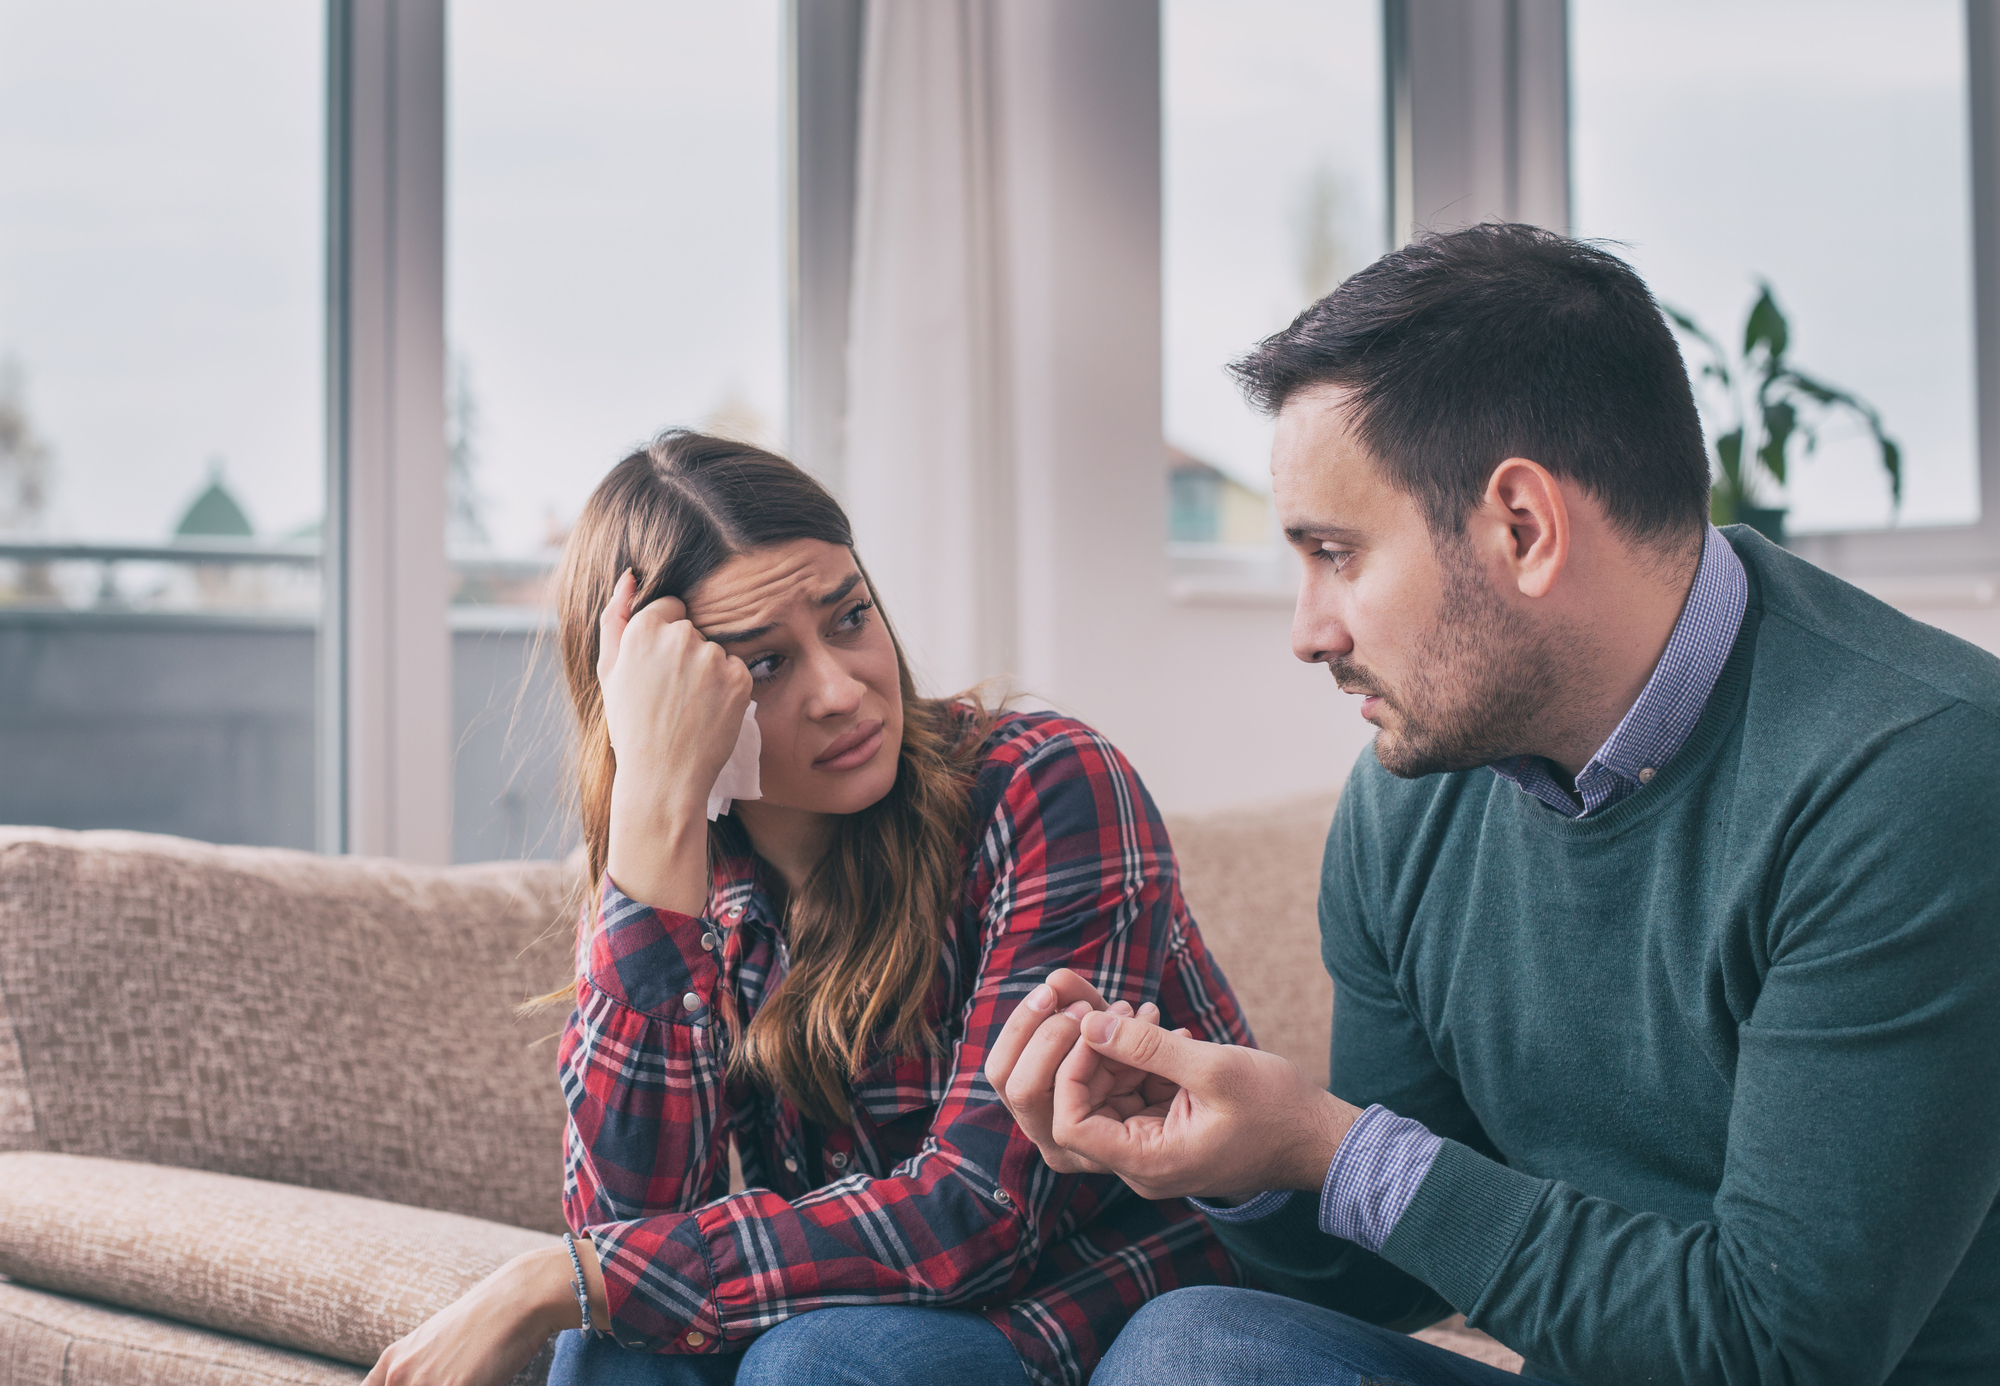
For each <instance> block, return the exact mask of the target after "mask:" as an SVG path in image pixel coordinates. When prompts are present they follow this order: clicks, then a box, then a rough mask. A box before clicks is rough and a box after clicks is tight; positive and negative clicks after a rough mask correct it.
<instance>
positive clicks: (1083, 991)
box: [986, 967, 1104, 1095]
mask: <svg viewBox="0 0 2000 1386" xmlns="http://www.w3.org/2000/svg"><path fill="white" fill-rule="evenodd" d="M1078 1001H1088V1002H1089V1003H1090V1008H1091V1009H1092V1010H1094V1011H1101V1010H1103V1009H1104V997H1103V995H1102V994H1101V993H1100V992H1099V991H1098V990H1097V988H1096V987H1094V986H1092V985H1091V984H1090V983H1089V982H1088V981H1087V980H1086V979H1085V978H1084V977H1083V976H1082V975H1081V974H1079V973H1076V972H1072V971H1071V970H1070V969H1069V968H1067V967H1059V968H1057V969H1056V970H1055V971H1053V972H1051V973H1050V974H1049V975H1048V976H1047V977H1046V978H1045V979H1044V980H1043V981H1042V984H1041V985H1040V986H1038V987H1036V988H1035V989H1034V990H1033V991H1031V992H1029V993H1028V994H1027V995H1026V996H1024V997H1022V998H1021V1003H1020V1004H1019V1005H1018V1006H1016V1007H1014V1011H1013V1014H1011V1015H1009V1016H1008V1017H1007V1023H1006V1024H1005V1025H1003V1026H1001V1027H1000V1034H999V1036H998V1037H997V1038H996V1039H995V1040H994V1041H993V1047H992V1048H991V1049H989V1050H987V1051H986V1081H987V1082H989V1083H991V1084H992V1085H993V1089H994V1091H995V1092H999V1093H1002V1094H1003V1095H1004V1094H1005V1092H1006V1088H1007V1076H1008V1074H1010V1073H1012V1072H1013V1071H1014V1065H1015V1064H1016V1063H1017V1062H1019V1061H1020V1057H1021V1050H1022V1048H1023V1047H1025V1046H1026V1044H1027V1043H1028V1037H1029V1036H1030V1035H1032V1034H1034V1032H1035V1029H1036V1027H1038V1026H1039V1025H1040V1024H1041V1023H1042V1022H1043V1021H1045V1020H1047V1019H1048V1018H1049V1017H1050V1016H1052V1015H1054V1014H1055V1013H1056V1012H1058V1011H1061V1010H1066V1009H1067V1008H1069V1007H1070V1006H1072V1005H1075V1004H1076V1003H1077V1002H1078Z"/></svg>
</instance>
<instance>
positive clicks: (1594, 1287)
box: [1383, 705, 2000, 1386]
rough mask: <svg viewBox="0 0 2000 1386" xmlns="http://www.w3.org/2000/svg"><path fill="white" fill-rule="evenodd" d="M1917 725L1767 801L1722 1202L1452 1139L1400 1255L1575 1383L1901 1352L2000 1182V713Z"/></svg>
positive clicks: (1832, 1378)
mask: <svg viewBox="0 0 2000 1386" xmlns="http://www.w3.org/2000/svg"><path fill="white" fill-rule="evenodd" d="M1904 733H1905V734H1903V735H1896V736H1889V737H1886V738H1884V739H1883V741H1882V742H1881V744H1880V745H1878V746H1876V747H1873V748H1869V749H1866V750H1865V751H1862V752H1858V753H1857V756H1856V761H1855V763H1854V764H1853V765H1852V766H1851V767H1850V768H1849V770H1848V772H1847V777H1846V782H1845V783H1842V784H1838V785H1832V786H1820V787H1818V789H1817V790H1816V791H1815V792H1813V793H1812V794H1811V795H1810V796H1809V797H1808V798H1807V799H1806V801H1805V802H1803V803H1796V804H1774V805H1771V806H1770V811H1771V812H1773V813H1775V814H1786V815H1793V817H1792V818H1791V830H1790V832H1789V833H1788V834H1787V835H1786V838H1785V843H1784V850H1783V852H1782V853H1781V855H1780V856H1779V857H1778V859H1776V860H1774V861H1773V862H1772V863H1771V877H1770V884H1769V886H1768V887H1767V889H1768V891H1769V896H1768V899H1769V901H1770V914H1769V918H1768V920H1767V921H1762V922H1760V923H1753V924H1751V925H1750V926H1749V927H1750V929H1751V931H1752V934H1753V937H1755V946H1757V947H1759V948H1762V949H1764V950H1766V961H1767V962H1768V970H1767V971H1766V972H1765V974H1764V978H1763V984H1762V987H1761V990H1760V991H1758V993H1757V994H1756V996H1755V999H1754V1005H1753V1007H1752V1009H1751V1012H1750V1015H1749V1019H1748V1022H1747V1023H1745V1024H1743V1025H1742V1026H1741V1027H1740V1031H1739V1035H1738V1043H1739V1049H1738V1055H1737V1060H1736V1067H1735V1073H1734V1095H1733V1103H1732V1107H1731V1111H1730V1117H1729V1127H1728V1144H1727V1150H1726V1155H1725V1159H1724V1168H1723V1173H1722V1179H1721V1184H1720V1187H1719V1188H1718V1190H1717V1193H1716V1195H1715V1198H1714V1202H1713V1209H1714V1215H1713V1217H1712V1218H1711V1219H1709V1220H1706V1221H1700V1222H1692V1223H1687V1224H1684V1225H1677V1224H1676V1223H1674V1222H1672V1221H1670V1220H1668V1219H1667V1218H1664V1217H1661V1216H1658V1215H1656V1214H1652V1213H1647V1212H1640V1211H1634V1210H1631V1209H1627V1208H1623V1207H1620V1206H1618V1205H1616V1204H1614V1203H1611V1202H1609V1201H1607V1200H1605V1199H1602V1198H1594V1197H1592V1196H1590V1194H1589V1193H1588V1192H1587V1191H1585V1190H1582V1189H1578V1188H1574V1187H1571V1186H1569V1185H1566V1184H1563V1183H1558V1182H1554V1181H1550V1180H1544V1179H1537V1178H1532V1177H1530V1176H1529V1175H1527V1174H1524V1173H1521V1172H1519V1171H1515V1170H1511V1169H1509V1168H1507V1167H1506V1166H1504V1165H1502V1164H1500V1163H1498V1162H1497V1161H1496V1160H1494V1159H1493V1158H1491V1154H1490V1152H1481V1151H1478V1150H1475V1149H1473V1148H1471V1147H1469V1146H1468V1145H1466V1144H1464V1143H1461V1142H1456V1141H1447V1142H1446V1144H1445V1146H1444V1148H1443V1150H1442V1151H1441V1152H1440V1154H1439V1157H1438V1159H1437V1161H1436V1163H1435V1164H1434V1165H1433V1166H1432V1169H1431V1172H1430V1174H1429V1175H1428V1176H1427V1178H1426V1179H1425V1181H1424V1183H1423V1184H1422V1186H1421V1187H1420V1188H1419V1189H1418V1191H1417V1194H1416V1197H1415V1198H1414V1199H1413V1200H1412V1201H1411V1203H1410V1205H1409V1208H1408V1209H1407V1211H1406V1212H1405V1214H1404V1216H1403V1219H1402V1221H1401V1223H1400V1224H1399V1225H1398V1226H1397V1228H1396V1231H1395V1233H1394V1234H1393V1235H1392V1236H1391V1237H1390V1239H1389V1241H1388V1243H1387V1244H1386V1245H1385V1246H1384V1248H1383V1254H1384V1255H1385V1256H1386V1257H1387V1259H1388V1260H1390V1261H1392V1262H1394V1263H1395V1264H1396V1265H1398V1266H1400V1267H1401V1268H1402V1269H1403V1270H1405V1271H1407V1272H1409V1273H1410V1274H1411V1275H1413V1276H1416V1277H1417V1278H1419V1279H1421V1280H1423V1281H1424V1282H1426V1283H1428V1284H1430V1285H1432V1286H1434V1287H1436V1288H1437V1290H1438V1291H1439V1292H1440V1293H1442V1295H1443V1296H1444V1297H1445V1298H1446V1299H1447V1300H1449V1301H1450V1302H1451V1303H1453V1304H1455V1305H1457V1306H1459V1307H1460V1308H1462V1309H1464V1310H1465V1311H1466V1314H1467V1317H1468V1318H1469V1319H1470V1320H1471V1322H1472V1323H1473V1324H1475V1325H1476V1326H1478V1327H1482V1328H1484V1329H1486V1330H1487V1331H1489V1332H1491V1333H1493V1334H1494V1335H1495V1336H1496V1337H1498V1338H1500V1339H1501V1340H1503V1341H1505V1342H1506V1343H1508V1344H1509V1345H1511V1346H1512V1347H1514V1348H1515V1349H1517V1350H1518V1351H1520V1352H1522V1353H1524V1354H1525V1355H1526V1356H1527V1357H1528V1359H1529V1361H1530V1362H1531V1363H1535V1364H1538V1365H1539V1366H1541V1367H1543V1368H1553V1369H1554V1370H1556V1371H1558V1372H1560V1373H1562V1374H1563V1375H1565V1376H1568V1377H1570V1378H1572V1379H1574V1380H1577V1381H1645V1380H1653V1381H1708V1382H1718V1383H1739V1382H1740V1383H1753V1382H1779V1381H1782V1382H1787V1383H1797V1384H1798V1386H1813V1384H1815V1383H1833V1382H1841V1383H1865V1382H1881V1381H1883V1380H1884V1379H1885V1378H1886V1377H1887V1376H1888V1375H1889V1374H1890V1372H1891V1371H1893V1370H1894V1369H1895V1368H1896V1366H1897V1363H1898V1362H1899V1361H1900V1360H1901V1359H1902V1358H1903V1355H1904V1353H1905V1352H1906V1351H1907V1350H1908V1348H1909V1346H1910V1344H1911V1343H1912V1341H1913V1340H1914V1339H1915V1337H1916V1334H1917V1331H1918V1330H1919V1329H1920V1328H1921V1327H1922V1326H1923V1324H1924V1323H1925V1321H1926V1320H1927V1319H1928V1318H1929V1317H1930V1316H1931V1314H1932V1312H1933V1310H1934V1309H1935V1308H1936V1307H1937V1306H1938V1303H1939V1299H1940V1296H1941V1295H1942V1294H1943V1292H1944V1289H1945V1286H1946V1284H1947V1282H1949V1281H1950V1280H1951V1278H1952V1275H1953V1273H1954V1271H1955V1270H1956V1269H1957V1268H1958V1266H1959V1264H1960V1261H1961V1259H1962V1258H1963V1257H1964V1255H1965V1253H1966V1249H1967V1247H1968V1246H1969V1245H1970V1244H1971V1242H1972V1239H1973V1238H1974V1236H1975V1235H1976V1234H1977V1233H1978V1232H1979V1229H1980V1228H1981V1226H1982V1224H1983V1223H1984V1222H1985V1220H1986V1218H1987V1216H1988V1212H1989V1210H1990V1209H1991V1208H1992V1207H1993V1204H1994V1200H1995V1197H1996V1194H2000V948H1996V946H1995V942H1996V940H1995V937H1994V934H1995V928H1996V926H2000V851H1996V850H1995V848H1994V844H1995V843H2000V790H1996V786H2000V736H1996V732H1995V728H1994V725H1993V722H1992V719H1991V718H1990V717H1989V716H1988V715H1987V714H1985V713H1983V712H1979V711H1976V710H1974V709H1970V708H1967V707H1965V706H1963V705H1956V706H1954V707H1951V708H1948V709H1946V710H1945V711H1943V712H1940V713H1937V714H1934V715H1933V716H1932V717H1931V718H1929V719H1928V720H1927V722H1925V723H1923V724H1920V725H1919V726H1918V727H1917V728H1914V729H1911V728H1905V729H1904ZM1991 1292H1992V1287H1986V1288H1985V1289H1984V1290H1983V1291H1980V1293H1991ZM1953 1379H1958V1378H1956V1377H1954V1378H1953Z"/></svg>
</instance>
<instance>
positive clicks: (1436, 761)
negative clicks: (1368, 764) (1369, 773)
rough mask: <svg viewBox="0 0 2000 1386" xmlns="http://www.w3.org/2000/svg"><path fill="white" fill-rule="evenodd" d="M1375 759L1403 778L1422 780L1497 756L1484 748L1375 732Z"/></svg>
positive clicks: (1486, 762)
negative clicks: (1441, 743)
mask: <svg viewBox="0 0 2000 1386" xmlns="http://www.w3.org/2000/svg"><path fill="white" fill-rule="evenodd" d="M1375 759H1376V760H1377V761H1378V762H1380V764H1381V766H1382V768H1383V769H1384V770H1387V771H1388V772H1389V773H1390V774H1392V775H1394V776H1395V777H1396V778H1397V779H1399V780H1420V779H1422V778H1424V776H1426V775H1449V774H1452V773H1454V772H1456V771H1459V770H1477V769H1478V768H1479V767H1480V766H1482V765H1491V764H1492V763H1493V761H1494V759H1495V757H1493V756H1489V755H1487V754H1485V753H1484V752H1482V751H1475V750H1469V749H1466V748H1463V747H1450V746H1440V745H1438V744H1436V743H1435V742H1426V741H1422V740H1418V739H1413V738H1410V737H1407V736H1404V735H1402V734H1401V733H1400V732H1392V731H1390V730H1388V729H1387V728H1384V729H1382V730H1381V731H1378V732H1377V733H1376V734H1375Z"/></svg>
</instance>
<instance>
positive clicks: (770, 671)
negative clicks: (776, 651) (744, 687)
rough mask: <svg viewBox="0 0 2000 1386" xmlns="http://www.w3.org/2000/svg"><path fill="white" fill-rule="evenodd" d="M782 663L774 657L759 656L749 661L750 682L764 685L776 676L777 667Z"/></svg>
mask: <svg viewBox="0 0 2000 1386" xmlns="http://www.w3.org/2000/svg"><path fill="white" fill-rule="evenodd" d="M781 662H782V661H780V660H779V658H778V656H776V655H759V656H758V657H757V658H755V659H753V660H751V661H750V664H749V668H750V681H751V682H752V683H764V682H766V681H768V680H770V679H774V678H776V677H777V676H778V665H779V664H780V663H781Z"/></svg>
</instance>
